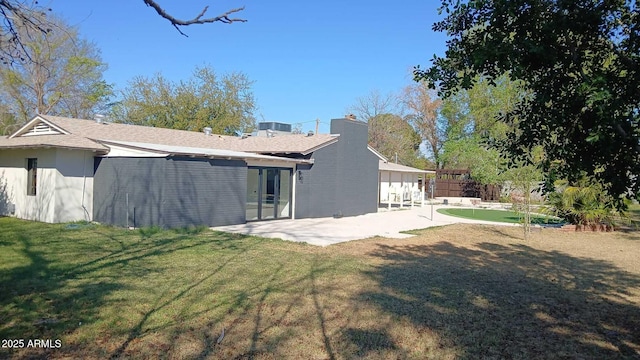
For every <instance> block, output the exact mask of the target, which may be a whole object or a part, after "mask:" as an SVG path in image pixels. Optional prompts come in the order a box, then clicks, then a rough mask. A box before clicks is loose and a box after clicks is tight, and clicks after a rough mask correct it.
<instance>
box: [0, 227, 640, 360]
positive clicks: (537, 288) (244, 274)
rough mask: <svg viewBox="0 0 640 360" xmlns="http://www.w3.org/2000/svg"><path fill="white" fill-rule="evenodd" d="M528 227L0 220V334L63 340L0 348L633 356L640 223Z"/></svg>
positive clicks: (137, 354) (126, 354)
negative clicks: (595, 228) (285, 228)
mask: <svg viewBox="0 0 640 360" xmlns="http://www.w3.org/2000/svg"><path fill="white" fill-rule="evenodd" d="M520 236H521V231H520V229H518V228H515V227H514V228H510V227H508V228H507V227H491V226H477V225H476V226H474V225H453V226H446V227H441V228H437V229H431V230H429V231H425V232H419V235H418V236H416V237H412V238H409V239H402V240H399V239H384V238H374V239H368V240H362V241H355V242H349V243H344V244H339V245H335V246H330V247H326V248H319V247H314V246H310V245H305V244H300V243H292V242H286V241H280V240H269V239H264V238H257V237H249V236H240V235H230V234H225V233H219V232H213V231H209V230H205V229H190V230H180V231H168V230H160V229H144V230H135V231H129V230H124V229H118V228H113V227H106V226H97V225H88V226H85V225H80V226H68V225H63V224H60V225H49V224H42V223H36V222H27V221H20V220H16V219H10V218H0V339H25V340H29V339H51V340H60V341H61V347H60V348H53V349H37V348H29V349H27V348H23V349H7V348H0V359H31V358H47V359H59V358H65V359H81V358H82V359H105V358H131V359H152V358H153V359H156V358H160V359H163V358H164V359H210V358H214V359H356V358H357V359H391V358H393V359H398V358H401V359H426V358H427V359H478V358H492V359H497V358H514V359H530V358H545V359H546V358H594V359H595V358H603V359H604V358H606V359H616V358H620V359H622V358H633V357H634V356H635V357H638V356H639V355H640V340H639V339H640V330H639V329H640V317H639V314H640V269H639V268H638V262H637V256H636V255H637V254H638V253H640V236H638V235H637V233H633V232H632V233H622V232H616V233H608V234H582V233H581V234H574V233H563V232H559V231H555V230H551V229H544V230H543V231H542V232H540V233H536V234H535V235H534V238H533V239H532V240H531V241H528V242H523V241H522V240H520ZM536 237H538V238H536ZM223 331H224V336H223V337H222V336H221V334H222V332H223Z"/></svg>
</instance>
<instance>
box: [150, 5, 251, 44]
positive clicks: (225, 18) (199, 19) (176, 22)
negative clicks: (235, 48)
mask: <svg viewBox="0 0 640 360" xmlns="http://www.w3.org/2000/svg"><path fill="white" fill-rule="evenodd" d="M143 1H144V3H145V4H147V6H150V7H152V8H153V9H155V10H156V12H157V13H158V15H160V16H161V17H163V18H165V19H167V20H169V22H171V25H173V27H175V28H176V30H178V32H179V33H180V34H182V35H184V36H187V34H185V33H183V32H182V30H180V28H179V27H178V26H189V25H194V24H208V23H214V22H222V23H225V24H231V23H234V22H247V20H245V19H239V18H230V17H229V16H230V15H231V14H234V13H237V12H240V11H242V10H244V6H243V7H239V8H235V9H231V10H229V11H227V12H225V13H223V14H221V15H218V16H215V17H212V18H204V15H205V13H206V12H207V10H209V6H205V7H204V9H202V11H201V12H200V13H199V14H198V15H197V16H196V17H194V18H193V19H191V20H180V19H176V18H175V17H173V16H172V15H171V14H169V13H167V12H166V11H165V10H164V9H163V8H162V7H161V6H160V5H158V3H156V2H155V1H154V0H143Z"/></svg>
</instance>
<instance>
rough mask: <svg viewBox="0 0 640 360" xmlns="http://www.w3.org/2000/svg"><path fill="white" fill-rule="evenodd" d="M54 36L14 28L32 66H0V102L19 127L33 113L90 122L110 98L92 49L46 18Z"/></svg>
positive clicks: (59, 23)
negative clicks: (89, 119)
mask: <svg viewBox="0 0 640 360" xmlns="http://www.w3.org/2000/svg"><path fill="white" fill-rule="evenodd" d="M47 21H48V22H50V23H51V24H54V25H55V26H56V29H57V31H54V32H35V33H34V32H30V29H29V28H28V27H22V26H19V27H17V28H16V31H17V32H18V34H20V35H21V39H22V47H21V48H20V51H22V52H24V53H25V56H28V57H29V58H30V59H32V61H25V62H15V63H13V64H2V65H0V85H1V87H0V99H1V100H2V101H3V103H4V104H5V106H6V108H7V111H8V112H9V113H11V114H14V115H15V116H16V117H17V119H18V120H19V121H20V122H26V121H28V120H30V119H31V118H32V117H33V115H34V112H35V113H39V114H52V115H58V116H70V117H76V118H91V117H93V114H94V113H95V112H96V111H97V110H98V109H101V108H103V107H104V105H105V104H106V102H107V101H108V99H109V97H110V96H111V94H112V91H111V87H110V85H108V84H107V83H106V82H105V81H104V80H103V78H102V73H103V71H104V70H105V69H106V65H105V64H103V63H102V60H101V59H100V54H99V51H98V49H97V48H96V47H95V45H94V44H92V43H90V42H88V41H86V40H84V39H81V38H79V36H78V32H77V30H76V29H75V28H72V27H69V26H68V25H67V24H65V23H64V22H63V21H62V20H60V19H57V18H55V17H51V16H50V17H48V19H47Z"/></svg>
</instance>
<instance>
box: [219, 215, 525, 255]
mask: <svg viewBox="0 0 640 360" xmlns="http://www.w3.org/2000/svg"><path fill="white" fill-rule="evenodd" d="M442 207H448V206H442V205H434V207H433V208H434V209H433V218H432V215H431V206H430V205H427V206H425V207H423V208H419V207H418V208H413V209H406V210H394V211H380V212H377V213H372V214H366V215H361V216H349V217H343V218H338V219H335V218H317V219H296V220H273V221H260V222H249V223H246V224H239V225H228V226H218V227H214V228H212V229H213V230H217V231H224V232H230V233H238V234H245V235H255V236H262V237H267V238H279V239H284V240H290V241H297V242H306V243H309V244H312V245H318V246H327V245H332V244H337V243H341V242H345V241H350V240H359V239H366V238H370V237H374V236H383V237H390V238H399V239H401V238H407V237H411V236H413V235H409V234H403V233H401V232H402V231H407V230H414V229H424V228H428V227H432V226H441V225H449V224H455V223H472V224H493V225H505V226H514V224H503V223H495V222H488V221H480V220H470V219H463V218H458V217H452V216H447V215H443V214H440V213H438V212H437V211H436V210H437V209H439V208H442Z"/></svg>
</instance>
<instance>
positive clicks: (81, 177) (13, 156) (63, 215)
mask: <svg viewBox="0 0 640 360" xmlns="http://www.w3.org/2000/svg"><path fill="white" fill-rule="evenodd" d="M28 158H37V159H38V173H37V190H36V195H35V196H30V195H27V159H28ZM0 178H2V179H3V181H4V182H5V184H6V187H5V192H6V194H5V195H6V197H7V199H8V202H10V203H13V204H15V216H16V217H18V218H21V219H28V220H37V221H43V222H49V223H53V222H66V221H75V220H91V219H92V206H91V205H92V204H93V198H92V195H93V153H92V152H90V151H89V152H86V151H78V150H62V149H27V150H23V149H16V150H5V149H3V150H0ZM83 189H84V191H83ZM83 194H84V197H83ZM83 205H84V208H83Z"/></svg>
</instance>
